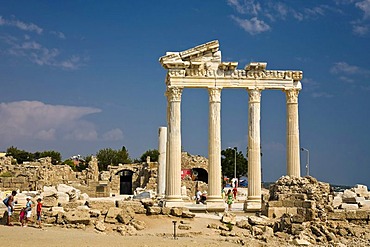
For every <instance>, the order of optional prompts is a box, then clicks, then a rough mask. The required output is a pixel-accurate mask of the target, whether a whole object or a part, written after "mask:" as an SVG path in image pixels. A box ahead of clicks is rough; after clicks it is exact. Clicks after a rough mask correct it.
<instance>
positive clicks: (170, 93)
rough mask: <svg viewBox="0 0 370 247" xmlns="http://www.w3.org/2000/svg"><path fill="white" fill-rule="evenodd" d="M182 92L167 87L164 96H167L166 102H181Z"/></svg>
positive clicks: (179, 89) (176, 88) (180, 89)
mask: <svg viewBox="0 0 370 247" xmlns="http://www.w3.org/2000/svg"><path fill="white" fill-rule="evenodd" d="M182 90H183V88H179V87H167V91H166V93H165V95H166V96H167V99H168V101H169V102H171V101H181V95H182Z"/></svg>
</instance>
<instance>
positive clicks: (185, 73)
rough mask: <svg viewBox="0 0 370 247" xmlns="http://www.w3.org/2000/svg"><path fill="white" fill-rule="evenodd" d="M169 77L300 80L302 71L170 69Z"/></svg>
mask: <svg viewBox="0 0 370 247" xmlns="http://www.w3.org/2000/svg"><path fill="white" fill-rule="evenodd" d="M168 75H169V76H170V77H195V78H202V77H216V78H222V77H225V78H235V79H251V80H294V81H300V80H302V71H289V70H287V71H283V70H249V71H246V70H222V69H217V70H212V69H170V70H168Z"/></svg>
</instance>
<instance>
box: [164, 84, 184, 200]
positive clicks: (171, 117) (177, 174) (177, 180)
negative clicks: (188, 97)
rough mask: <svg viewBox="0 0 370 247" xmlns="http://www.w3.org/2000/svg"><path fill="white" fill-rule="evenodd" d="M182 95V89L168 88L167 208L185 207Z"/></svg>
mask: <svg viewBox="0 0 370 247" xmlns="http://www.w3.org/2000/svg"><path fill="white" fill-rule="evenodd" d="M181 94H182V88H178V87H167V92H166V96H167V101H168V102H167V104H168V108H167V121H168V123H167V126H168V128H167V142H168V146H167V148H168V149H167V152H168V156H167V157H168V160H167V161H168V162H167V164H166V167H167V168H166V195H165V206H166V207H174V206H183V200H182V197H181Z"/></svg>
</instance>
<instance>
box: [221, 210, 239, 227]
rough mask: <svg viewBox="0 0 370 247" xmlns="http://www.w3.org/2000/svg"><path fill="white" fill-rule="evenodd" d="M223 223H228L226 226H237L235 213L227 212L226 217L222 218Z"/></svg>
mask: <svg viewBox="0 0 370 247" xmlns="http://www.w3.org/2000/svg"><path fill="white" fill-rule="evenodd" d="M221 222H222V223H226V224H232V225H235V224H236V215H235V214H233V213H229V212H225V213H224V215H223V216H222V218H221Z"/></svg>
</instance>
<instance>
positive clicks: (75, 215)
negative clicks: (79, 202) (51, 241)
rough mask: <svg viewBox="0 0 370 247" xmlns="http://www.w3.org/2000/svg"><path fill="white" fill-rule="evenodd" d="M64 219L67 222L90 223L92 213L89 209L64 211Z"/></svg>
mask: <svg viewBox="0 0 370 247" xmlns="http://www.w3.org/2000/svg"><path fill="white" fill-rule="evenodd" d="M64 220H65V222H66V223H67V224H84V225H89V224H90V214H89V212H87V211H80V210H74V211H69V212H65V213H64Z"/></svg>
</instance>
